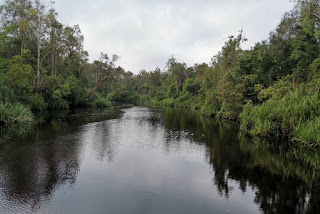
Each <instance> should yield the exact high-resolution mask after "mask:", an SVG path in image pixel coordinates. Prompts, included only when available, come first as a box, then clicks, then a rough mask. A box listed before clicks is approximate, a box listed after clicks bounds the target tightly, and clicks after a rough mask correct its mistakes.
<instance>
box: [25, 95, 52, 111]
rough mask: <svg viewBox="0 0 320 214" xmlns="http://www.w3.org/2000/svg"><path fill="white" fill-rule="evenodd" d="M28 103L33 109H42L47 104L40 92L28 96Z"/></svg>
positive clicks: (44, 108)
mask: <svg viewBox="0 0 320 214" xmlns="http://www.w3.org/2000/svg"><path fill="white" fill-rule="evenodd" d="M28 104H29V105H30V108H31V110H33V111H43V110H46V109H47V107H48V104H47V103H46V102H45V100H44V98H43V96H41V95H40V94H34V95H32V96H30V97H29V98H28Z"/></svg>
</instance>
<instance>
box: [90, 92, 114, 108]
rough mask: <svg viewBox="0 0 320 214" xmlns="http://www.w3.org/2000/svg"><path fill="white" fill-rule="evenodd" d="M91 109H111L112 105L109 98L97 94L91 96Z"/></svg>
mask: <svg viewBox="0 0 320 214" xmlns="http://www.w3.org/2000/svg"><path fill="white" fill-rule="evenodd" d="M90 106H91V107H111V106H112V103H111V101H110V100H109V98H107V97H103V96H101V94H99V93H97V92H95V93H94V94H93V95H92V96H91V102H90Z"/></svg>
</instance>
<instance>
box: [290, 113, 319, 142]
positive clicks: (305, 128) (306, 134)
mask: <svg viewBox="0 0 320 214" xmlns="http://www.w3.org/2000/svg"><path fill="white" fill-rule="evenodd" d="M319 130H320V117H317V118H315V119H310V120H309V121H307V122H305V123H299V124H298V125H297V127H296V128H295V130H294V136H295V138H294V140H296V141H300V142H303V143H305V144H311V145H312V144H314V145H318V146H320V132H319Z"/></svg>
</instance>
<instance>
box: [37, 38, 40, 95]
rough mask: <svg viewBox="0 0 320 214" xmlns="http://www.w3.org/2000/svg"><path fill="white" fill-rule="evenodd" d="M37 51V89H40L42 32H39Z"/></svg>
mask: <svg viewBox="0 0 320 214" xmlns="http://www.w3.org/2000/svg"><path fill="white" fill-rule="evenodd" d="M37 51H38V59H37V90H39V89H40V54H41V50H40V33H38V47H37Z"/></svg>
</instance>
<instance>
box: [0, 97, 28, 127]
mask: <svg viewBox="0 0 320 214" xmlns="http://www.w3.org/2000/svg"><path fill="white" fill-rule="evenodd" d="M32 122H33V115H32V113H31V111H30V110H29V109H28V108H26V107H25V106H24V105H22V104H19V103H15V104H11V103H4V102H0V124H1V125H25V124H31V123H32Z"/></svg>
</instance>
